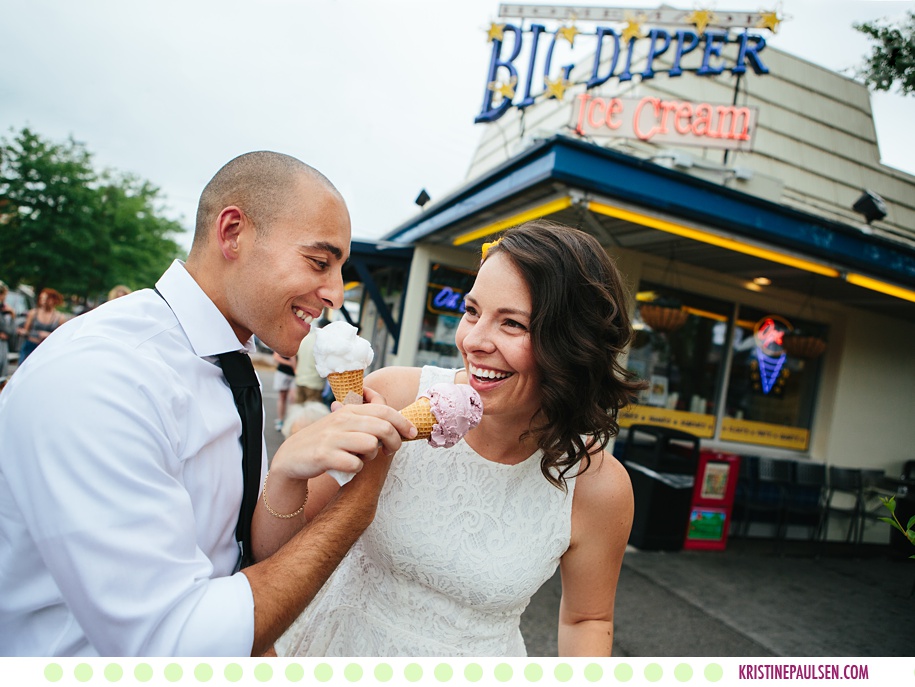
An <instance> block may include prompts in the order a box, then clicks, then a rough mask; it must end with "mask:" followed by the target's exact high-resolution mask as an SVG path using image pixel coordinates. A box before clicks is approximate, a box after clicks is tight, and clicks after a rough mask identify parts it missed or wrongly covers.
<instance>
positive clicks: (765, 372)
mask: <svg viewBox="0 0 915 687" xmlns="http://www.w3.org/2000/svg"><path fill="white" fill-rule="evenodd" d="M791 329H792V327H791V323H790V322H788V320H786V319H785V318H784V317H779V316H778V315H769V316H767V317H764V318H763V319H761V320H760V321H759V322H757V323H756V327H755V329H754V330H753V338H754V339H755V340H756V363H757V366H758V373H759V385H760V388H761V389H762V392H763V393H764V394H768V393H769V392H770V391H772V389H773V388H774V387H775V386H776V384H777V383H778V382H779V381H780V375H781V372H782V368H783V367H784V365H785V360H786V359H787V357H788V356H787V354H786V353H785V348H784V342H785V335H786V334H787V333H788V332H790V331H791Z"/></svg>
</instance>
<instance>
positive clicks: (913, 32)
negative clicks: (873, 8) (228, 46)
mask: <svg viewBox="0 0 915 687" xmlns="http://www.w3.org/2000/svg"><path fill="white" fill-rule="evenodd" d="M852 26H854V28H855V29H856V30H857V31H860V32H861V33H864V34H866V35H867V36H868V37H870V39H871V41H872V45H871V54H870V55H869V56H868V57H867V61H866V62H865V64H864V66H863V67H862V68H861V69H860V70H859V72H858V76H859V77H861V78H863V79H864V83H866V84H867V85H868V86H870V87H871V88H872V89H874V90H877V91H888V90H890V89H891V88H892V87H893V84H897V87H898V90H899V92H900V93H901V94H902V95H908V94H910V93H915V13H913V12H909V13H908V17H907V19H905V20H902V21H900V22H899V23H898V24H886V23H879V22H865V23H862V24H853V25H852Z"/></svg>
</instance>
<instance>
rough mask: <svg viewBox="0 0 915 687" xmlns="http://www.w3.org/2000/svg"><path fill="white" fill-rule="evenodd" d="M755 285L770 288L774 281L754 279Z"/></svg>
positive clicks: (766, 278)
mask: <svg viewBox="0 0 915 687" xmlns="http://www.w3.org/2000/svg"><path fill="white" fill-rule="evenodd" d="M753 283H754V284H756V285H757V286H770V285H771V284H772V280H771V279H769V277H755V278H754V279H753Z"/></svg>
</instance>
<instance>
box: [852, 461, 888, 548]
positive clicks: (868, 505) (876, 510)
mask: <svg viewBox="0 0 915 687" xmlns="http://www.w3.org/2000/svg"><path fill="white" fill-rule="evenodd" d="M884 477H886V472H885V471H884V470H872V469H862V470H861V497H860V498H861V503H860V505H859V508H858V538H857V540H856V543H858V544H860V543H861V542H862V541H863V539H864V527H865V525H867V523H868V522H869V521H872V522H876V521H878V519H879V518H881V517H884V516H886V515H888V512H887V511H886V509H885V507H884V506H883V502H882V501H881V500H880V497H887V496H893V495H894V494H895V492H893V491H889V490H887V489H885V488H884V486H883V484H884V482H883V480H884ZM889 533H890V530H889V529H888V528H887V530H886V534H887V539H889Z"/></svg>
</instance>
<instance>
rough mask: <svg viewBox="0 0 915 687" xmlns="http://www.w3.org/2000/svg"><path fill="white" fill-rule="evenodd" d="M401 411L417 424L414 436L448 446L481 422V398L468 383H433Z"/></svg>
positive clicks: (442, 446) (437, 445) (431, 444)
mask: <svg viewBox="0 0 915 687" xmlns="http://www.w3.org/2000/svg"><path fill="white" fill-rule="evenodd" d="M400 413H401V415H403V416H404V417H406V418H407V419H408V420H409V421H410V422H412V423H413V425H414V426H415V427H416V429H417V434H416V437H414V440H415V439H426V440H427V441H428V442H429V445H430V446H435V447H441V448H451V447H452V446H454V445H455V444H456V443H458V442H459V441H460V440H461V439H462V438H463V437H464V435H465V434H467V432H469V431H470V430H471V429H473V428H474V427H476V426H477V425H478V424H480V419H481V418H482V417H483V401H482V400H481V399H480V395H479V394H478V393H477V392H476V391H475V390H474V389H472V388H471V387H470V386H468V385H467V384H447V383H442V384H434V385H432V386H431V387H429V388H428V389H427V390H426V391H424V392H423V393H421V394H420V395H419V396H418V397H417V398H416V400H415V401H413V403H411V404H410V405H408V406H407V407H406V408H404V409H403V410H401V411H400Z"/></svg>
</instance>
